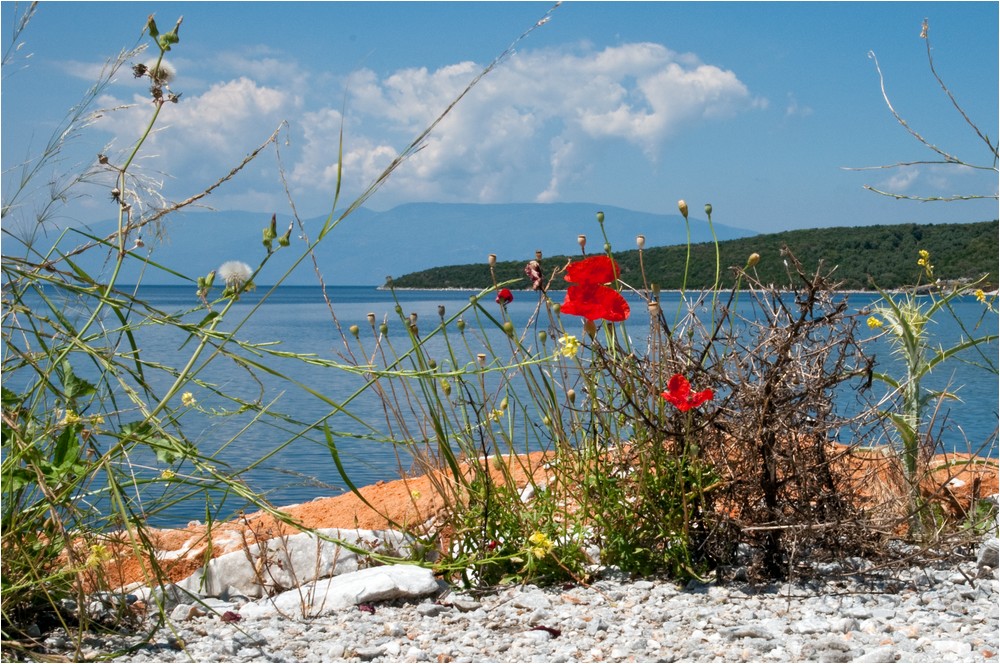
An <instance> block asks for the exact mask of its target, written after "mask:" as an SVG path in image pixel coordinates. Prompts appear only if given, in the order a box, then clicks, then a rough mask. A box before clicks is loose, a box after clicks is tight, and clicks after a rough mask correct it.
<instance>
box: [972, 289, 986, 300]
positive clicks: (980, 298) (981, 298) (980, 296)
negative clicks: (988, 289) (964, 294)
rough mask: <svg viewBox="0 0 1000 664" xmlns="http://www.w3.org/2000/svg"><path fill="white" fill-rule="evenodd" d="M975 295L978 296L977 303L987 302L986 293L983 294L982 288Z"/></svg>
mask: <svg viewBox="0 0 1000 664" xmlns="http://www.w3.org/2000/svg"><path fill="white" fill-rule="evenodd" d="M974 295H975V296H976V301H977V302H979V303H980V304H983V303H985V302H986V293H984V292H983V289H982V288H977V289H976V292H975V293H974Z"/></svg>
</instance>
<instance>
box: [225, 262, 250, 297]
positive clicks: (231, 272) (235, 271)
mask: <svg viewBox="0 0 1000 664" xmlns="http://www.w3.org/2000/svg"><path fill="white" fill-rule="evenodd" d="M252 274H253V270H251V269H250V266H249V265H247V264H246V263H244V262H243V261H226V262H225V263H223V264H222V265H220V266H219V271H218V275H219V276H220V277H222V280H223V281H224V282H226V288H229V289H230V290H239V289H240V288H242V287H243V285H244V284H245V283H247V282H248V281H250V276H251V275H252Z"/></svg>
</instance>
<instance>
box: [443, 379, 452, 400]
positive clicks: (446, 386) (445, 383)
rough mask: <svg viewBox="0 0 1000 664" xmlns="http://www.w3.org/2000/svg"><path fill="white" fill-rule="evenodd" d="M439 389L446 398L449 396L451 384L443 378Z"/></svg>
mask: <svg viewBox="0 0 1000 664" xmlns="http://www.w3.org/2000/svg"><path fill="white" fill-rule="evenodd" d="M441 389H442V390H443V391H444V395H445V396H446V397H448V396H451V383H449V382H448V381H446V380H444V379H443V378H442V379H441Z"/></svg>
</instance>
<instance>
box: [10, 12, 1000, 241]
mask: <svg viewBox="0 0 1000 664" xmlns="http://www.w3.org/2000/svg"><path fill="white" fill-rule="evenodd" d="M24 6H25V5H24V4H17V5H15V4H14V3H10V2H4V3H3V5H2V19H3V26H2V30H0V34H2V37H3V40H4V44H3V46H4V48H5V49H6V48H7V47H8V45H9V44H10V35H11V33H12V30H13V25H14V23H15V19H16V16H17V12H19V11H23V9H24ZM550 7H551V5H550V4H549V3H499V2H497V3H490V2H482V3H480V2H476V3H462V2H455V3H419V2H412V3H346V2H331V3H326V2H309V3H292V2H285V3H280V4H279V3H271V2H256V3H249V2H240V3H237V2H231V3H210V2H198V3H167V2H145V3H138V2H122V3H119V2H115V3H102V2H86V3H77V2H72V3H56V2H43V3H42V4H41V5H40V6H39V8H38V11H37V13H36V14H35V16H34V17H33V19H32V20H31V22H30V23H29V25H28V27H27V29H26V30H25V31H24V33H23V34H22V35H21V38H20V42H23V45H22V46H21V48H20V49H19V50H18V51H16V52H15V53H14V54H13V55H12V57H11V58H10V60H9V62H8V63H7V64H5V66H4V78H3V84H2V156H3V171H4V181H3V186H4V199H5V202H7V200H8V197H9V195H10V193H11V192H12V191H14V188H15V184H14V178H16V177H17V175H18V174H19V173H20V168H19V165H20V164H21V163H22V162H24V160H25V159H26V158H27V157H28V156H30V155H32V154H37V152H38V151H39V150H40V149H41V148H42V147H44V145H45V143H46V141H47V140H48V139H49V137H50V135H51V134H52V132H53V131H55V130H56V129H57V128H58V127H59V123H60V121H61V120H62V119H63V117H64V115H65V113H66V110H67V109H68V108H70V107H71V106H72V105H73V104H75V103H77V102H78V101H79V100H80V99H81V98H82V97H83V95H84V93H85V92H86V90H87V88H88V87H89V86H90V85H91V84H92V83H93V82H94V80H96V77H97V76H98V74H99V72H100V70H101V66H102V64H103V63H105V62H106V61H107V60H108V58H113V57H114V56H115V55H116V54H117V53H119V52H120V51H121V50H122V49H129V48H132V47H134V46H136V45H147V44H149V43H150V40H149V39H148V38H146V37H143V36H142V35H141V34H140V32H141V30H142V28H143V27H144V25H145V19H146V16H147V15H148V14H150V13H155V15H156V19H157V22H158V24H159V25H160V27H161V30H163V31H165V30H168V29H169V28H170V27H172V26H173V24H174V22H175V20H176V19H177V17H178V16H181V15H183V17H184V21H183V24H182V26H181V29H180V43H179V44H178V45H177V46H176V47H175V48H174V50H173V51H171V52H170V53H169V54H168V56H169V61H170V63H171V64H172V66H173V67H175V68H176V71H177V76H176V79H175V81H174V82H173V83H172V85H171V89H172V90H173V91H174V92H179V93H181V98H180V102H179V103H178V104H168V105H166V106H165V107H164V109H163V111H162V114H161V118H160V122H159V124H158V125H157V127H158V130H157V132H156V133H155V134H154V135H153V136H152V137H151V139H150V140H149V142H147V144H146V146H145V147H144V150H143V152H142V154H141V155H140V158H139V159H138V160H137V162H136V171H135V172H136V173H137V174H138V175H141V176H143V177H144V178H146V182H147V183H150V184H152V185H153V186H154V187H156V186H159V187H160V189H159V195H160V196H162V197H163V198H164V199H165V200H170V201H174V200H181V199H184V198H186V197H188V196H190V195H192V194H194V193H197V192H198V191H199V190H200V189H201V188H203V187H205V186H207V185H208V184H210V183H211V182H213V181H214V180H216V179H217V178H219V177H221V176H222V175H224V174H225V173H227V172H228V171H229V169H230V168H232V167H233V166H235V165H236V164H237V163H238V162H239V161H240V160H241V159H242V158H243V156H244V155H245V154H247V153H248V152H249V151H250V150H252V149H253V148H255V147H256V146H257V145H259V144H260V143H262V142H263V141H264V140H265V139H266V138H267V137H268V136H269V135H270V134H271V133H272V132H273V131H274V130H275V129H276V128H277V127H278V126H279V125H280V124H281V123H282V122H283V121H284V122H287V125H286V127H285V128H284V129H283V130H282V132H281V141H280V143H281V149H280V156H281V166H282V167H283V171H284V175H285V179H286V181H287V184H288V186H289V188H290V189H291V193H292V199H293V200H294V203H295V206H296V208H297V209H298V212H299V213H300V215H302V216H303V217H309V216H314V215H319V214H324V213H326V212H327V211H328V210H329V207H330V204H331V202H332V200H333V191H334V174H335V172H336V164H337V161H338V135H339V132H340V129H341V125H343V131H344V148H343V149H344V157H343V168H344V182H343V194H342V201H345V200H346V201H350V200H351V199H352V198H353V197H354V196H356V195H357V194H358V193H360V192H361V191H362V190H363V189H364V188H365V187H366V186H367V185H368V184H369V183H370V182H371V181H372V180H373V179H374V178H375V177H376V176H377V175H378V173H379V172H380V171H381V170H382V169H383V168H384V167H385V166H386V165H387V164H388V163H389V162H390V161H391V160H392V158H393V157H394V156H395V155H396V154H398V151H399V150H401V149H403V148H404V147H405V146H406V145H407V144H408V143H409V142H410V141H411V140H412V139H413V138H414V137H415V136H416V135H417V134H419V133H420V131H421V130H422V129H423V128H424V127H426V126H427V125H428V124H429V123H430V122H431V121H432V120H433V119H434V117H436V116H437V114H438V113H439V112H440V111H441V110H443V109H444V108H445V107H446V106H447V105H448V103H450V101H451V100H452V99H453V97H454V96H455V95H456V94H457V93H458V92H460V91H461V90H462V89H463V88H464V87H465V86H466V84H467V83H468V82H469V81H470V80H471V79H472V78H473V77H474V76H475V75H476V74H477V73H478V72H479V71H480V70H481V69H482V68H483V67H484V66H485V65H486V64H488V63H489V62H490V61H491V60H492V59H493V58H494V57H495V56H497V55H498V54H500V53H501V52H503V51H504V49H505V48H506V47H507V46H508V45H509V44H510V43H511V42H512V41H513V40H514V39H515V38H516V37H517V36H518V35H520V34H521V33H523V32H524V31H525V30H527V29H528V28H530V27H531V26H532V25H534V24H535V23H536V21H538V20H539V19H541V18H542V17H543V16H544V15H545V14H546V12H547V11H548V10H549V8H550ZM924 18H927V19H929V20H930V38H931V44H932V46H933V55H934V58H935V65H936V67H937V70H938V73H939V74H940V75H941V76H942V78H943V79H944V80H945V81H946V82H947V83H948V85H949V86H950V88H951V90H952V92H953V93H954V94H955V96H956V98H957V100H958V101H959V103H960V104H961V105H962V106H963V108H964V109H965V110H966V111H967V113H968V114H969V116H970V117H971V118H972V119H973V120H974V121H976V122H977V123H978V124H979V125H980V126H981V127H982V129H983V130H984V132H986V133H988V134H989V135H990V137H991V138H992V137H994V136H996V135H997V128H998V124H1000V119H998V95H997V82H998V80H1000V74H998V65H997V63H998V20H1000V17H998V4H997V3H995V2H970V3H963V2H942V3H937V2H919V3H913V2H891V3H874V2H855V3H832V2H831V3H760V2H736V3H714V2H696V3H684V2H663V3H653V2H648V3H646V2H643V3H624V2H622V3H604V2H566V3H564V4H562V5H561V6H559V7H558V8H556V9H555V10H554V11H553V12H552V13H551V15H550V20H549V21H548V22H546V23H545V24H544V25H542V26H540V27H539V28H538V29H536V30H535V31H533V32H532V33H531V34H530V35H529V36H528V37H527V38H526V39H524V40H523V41H521V42H520V43H519V44H518V45H517V48H516V52H515V53H514V54H513V55H512V56H511V57H509V58H508V59H506V60H505V61H504V62H503V63H502V64H501V65H500V66H499V67H498V68H497V69H496V70H494V71H493V72H492V73H491V74H490V75H489V76H487V77H486V78H485V79H483V81H482V82H481V83H480V84H479V85H478V86H477V87H476V88H475V89H474V90H473V91H472V92H471V93H470V94H469V95H468V96H467V97H466V98H465V99H464V100H463V101H462V102H461V103H460V104H459V105H458V106H457V107H456V109H455V110H454V112H453V113H452V114H451V115H450V116H449V117H448V118H447V119H446V120H445V121H444V122H443V123H442V124H441V125H440V126H439V127H438V129H437V131H436V132H435V133H433V134H432V135H431V136H430V137H429V139H428V141H427V144H426V146H425V147H424V149H423V150H421V151H420V152H419V153H418V154H417V155H416V156H415V157H413V158H412V159H411V160H410V161H409V162H407V163H406V164H404V165H403V166H402V167H401V169H400V170H398V171H397V172H396V173H395V174H394V176H393V177H392V178H391V179H390V180H389V182H388V183H387V184H386V185H385V186H384V187H383V188H382V189H381V190H380V191H379V192H378V193H377V194H375V196H374V197H373V198H372V199H371V200H370V201H369V206H370V207H372V208H374V209H377V210H384V209H389V208H391V207H393V206H395V205H397V204H400V203H406V202H414V201H436V202H473V203H474V202H482V203H505V202H553V201H558V202H593V203H595V204H599V205H618V206H621V207H626V208H631V209H636V210H642V211H648V212H657V213H674V212H675V211H676V201H677V200H678V199H680V198H684V199H686V200H687V201H688V202H689V204H691V206H692V209H694V210H698V211H700V209H701V207H702V205H703V204H704V203H705V202H711V203H712V204H713V206H714V209H715V214H714V219H715V220H716V221H717V222H719V223H723V224H727V225H730V226H738V227H743V228H749V229H752V230H754V231H758V232H770V231H777V230H784V229H790V228H803V227H815V226H837V225H852V226H853V225H867V224H874V223H900V222H911V221H912V222H935V223H936V222H966V221H979V220H983V219H992V218H995V217H996V215H997V201H996V199H995V198H990V197H993V196H995V195H996V192H997V173H996V171H995V170H992V169H991V167H992V166H993V163H992V160H991V158H990V154H989V150H988V149H987V148H986V146H985V145H984V144H983V142H982V141H981V140H980V139H979V138H978V137H976V135H975V134H974V133H973V131H972V130H971V129H970V128H969V126H968V125H967V124H966V123H965V122H964V120H963V119H962V118H961V116H960V115H959V114H958V113H957V112H956V111H955V109H954V108H953V107H952V106H951V103H950V102H949V100H948V99H947V97H946V96H945V95H944V94H943V93H942V91H941V89H940V88H939V87H938V85H937V83H936V82H935V81H934V79H933V77H932V75H931V73H930V71H929V68H928V64H927V57H926V50H925V49H926V42H925V41H924V40H923V39H921V38H920V26H921V22H922V21H923V19H924ZM869 51H873V52H874V53H875V54H876V56H877V57H878V62H879V64H880V65H881V68H882V71H883V74H884V75H885V83H886V89H887V92H888V94H889V96H890V99H891V101H892V103H893V105H894V106H895V108H896V110H897V111H898V112H899V113H900V114H901V115H902V116H903V117H904V118H905V119H906V120H907V121H908V122H909V123H910V126H911V127H913V128H914V129H915V130H916V131H918V132H920V133H921V134H922V135H924V136H925V137H926V138H927V140H928V141H930V142H932V143H934V144H935V145H938V146H940V147H942V148H943V149H945V150H946V151H948V152H949V153H951V154H953V155H955V156H957V157H959V158H960V159H962V160H963V161H966V162H968V163H971V164H975V165H980V166H985V167H987V168H986V169H985V170H978V171H977V170H975V169H969V168H963V167H956V166H941V165H936V164H921V165H918V166H912V167H906V168H892V169H880V170H871V171H860V172H859V171H850V170H845V169H846V168H849V167H866V166H880V165H889V164H895V163H898V162H909V161H926V160H936V159H937V157H936V156H935V155H934V154H933V153H932V152H930V151H929V150H928V149H927V148H926V147H923V146H921V145H920V144H919V143H918V142H917V141H916V140H914V139H913V138H912V137H911V136H909V135H908V134H907V133H906V132H905V131H904V130H903V129H902V128H901V127H900V126H899V125H898V124H897V122H896V121H895V120H894V119H893V117H892V116H891V114H890V113H889V110H888V109H887V107H886V104H885V101H884V100H883V98H882V94H881V91H880V87H879V78H878V75H877V72H876V69H875V64H874V61H873V60H872V59H871V58H870V57H869ZM154 55H155V54H154V52H153V50H152V49H150V50H147V51H146V52H145V53H143V54H140V55H138V56H136V57H135V58H132V59H130V60H129V62H130V63H131V62H141V61H145V60H148V59H150V58H152V57H153V56H154ZM94 108H95V109H97V108H107V109H117V110H109V111H108V112H106V113H103V114H102V115H101V117H100V118H98V119H96V120H95V121H94V122H93V124H92V125H91V126H89V127H88V128H87V129H86V130H85V131H83V132H82V133H81V134H80V135H79V136H76V137H75V138H74V139H73V141H72V143H71V144H70V145H69V146H67V148H66V149H65V150H64V153H63V157H64V158H63V159H62V160H61V161H59V162H57V163H56V164H55V165H54V166H48V167H46V169H45V171H44V175H45V176H46V179H48V178H50V177H51V176H53V175H56V174H57V173H58V172H60V171H64V172H73V170H74V169H76V170H79V169H81V168H85V167H86V166H88V165H90V164H92V163H93V161H94V155H96V154H97V153H98V152H105V153H107V154H108V155H109V156H110V157H111V158H112V161H113V162H116V159H118V158H120V156H121V155H122V154H123V153H124V151H125V150H126V149H127V148H128V147H129V145H130V144H131V143H132V142H133V141H134V140H135V139H136V137H138V136H139V134H140V133H141V131H142V129H143V127H144V126H145V123H146V122H147V121H148V118H149V116H150V114H151V112H152V109H151V107H150V104H149V101H148V97H147V91H146V86H145V85H144V84H143V83H142V82H140V81H136V80H134V79H133V78H132V76H131V72H130V71H129V69H128V68H127V67H126V68H125V69H123V70H122V71H121V72H120V73H119V75H118V76H117V77H116V79H115V81H113V82H112V83H111V84H110V85H108V86H107V87H106V88H105V89H103V90H102V92H101V94H100V95H99V97H98V98H97V99H96V103H95V106H94ZM993 140H995V138H994V139H993ZM116 163H117V162H116ZM96 179H97V182H98V183H99V185H97V186H91V187H83V188H81V189H80V190H79V192H80V193H82V194H84V195H83V196H82V197H79V198H73V199H71V200H70V201H69V203H68V204H66V205H65V206H62V207H60V208H59V209H58V213H57V215H56V219H57V220H58V221H60V222H61V223H76V222H80V221H92V220H95V219H100V218H107V217H110V216H111V215H112V213H113V209H111V208H110V207H109V203H108V198H107V196H108V194H107V191H108V189H109V186H108V185H107V184H106V183H107V182H108V175H107V174H103V175H102V174H98V175H97V176H96ZM40 182H44V180H41V181H40ZM101 183H103V184H101ZM865 184H869V185H872V186H875V187H878V188H880V189H885V190H891V191H893V192H898V193H900V194H905V195H912V196H951V195H985V196H987V198H986V199H985V200H980V201H971V202H958V203H918V202H909V201H897V200H893V199H890V198H886V197H882V196H879V195H877V194H874V193H871V192H868V191H865V190H864V189H863V186H864V185H865ZM45 194H46V191H45V188H44V187H43V188H42V190H40V191H36V192H35V195H36V196H39V195H40V196H42V198H32V197H31V196H28V197H26V198H23V199H20V200H21V201H23V202H24V203H26V204H25V205H24V206H23V207H20V208H18V209H17V210H15V213H16V214H21V215H23V214H30V212H31V210H32V209H36V208H37V206H38V204H39V201H41V200H43V198H44V196H45ZM146 202H147V203H148V204H154V205H155V200H152V199H148V200H147V201H146ZM207 203H208V204H210V205H211V206H213V207H214V208H217V209H237V210H252V211H263V212H267V213H270V212H278V213H279V214H286V213H288V212H289V211H290V205H289V202H288V197H287V196H286V194H285V192H284V189H283V187H282V183H281V177H280V175H279V164H278V160H277V159H276V158H275V152H274V150H273V149H270V150H268V151H266V152H265V153H263V154H262V155H261V156H260V157H259V158H258V159H257V160H256V161H255V162H254V163H253V164H252V165H251V166H250V167H249V168H248V169H247V170H246V171H244V172H243V173H242V174H240V175H239V176H238V177H236V178H234V179H233V180H232V181H231V182H229V183H227V184H226V185H224V186H223V187H221V188H220V189H219V190H218V191H216V192H215V193H213V194H212V196H211V197H210V198H209V199H208V200H207Z"/></svg>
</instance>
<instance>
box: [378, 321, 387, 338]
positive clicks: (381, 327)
mask: <svg viewBox="0 0 1000 664" xmlns="http://www.w3.org/2000/svg"><path fill="white" fill-rule="evenodd" d="M378 331H379V334H381V335H382V336H387V335H388V334H389V326H388V325H386V324H385V323H382V324H381V325H379V326H378Z"/></svg>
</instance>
